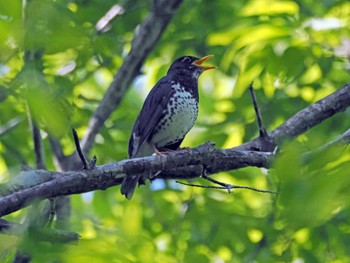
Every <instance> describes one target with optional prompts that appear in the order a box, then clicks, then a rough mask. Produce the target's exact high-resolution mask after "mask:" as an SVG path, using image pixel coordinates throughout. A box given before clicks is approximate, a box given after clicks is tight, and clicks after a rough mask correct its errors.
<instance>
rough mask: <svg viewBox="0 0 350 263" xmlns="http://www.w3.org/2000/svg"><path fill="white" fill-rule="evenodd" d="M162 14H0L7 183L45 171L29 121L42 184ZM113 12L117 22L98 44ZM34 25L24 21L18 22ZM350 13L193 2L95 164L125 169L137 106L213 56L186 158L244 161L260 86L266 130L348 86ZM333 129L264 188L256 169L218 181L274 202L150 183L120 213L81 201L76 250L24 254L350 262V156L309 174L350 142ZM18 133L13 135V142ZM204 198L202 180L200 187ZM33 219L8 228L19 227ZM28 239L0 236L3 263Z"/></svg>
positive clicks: (338, 7)
mask: <svg viewBox="0 0 350 263" xmlns="http://www.w3.org/2000/svg"><path fill="white" fill-rule="evenodd" d="M152 4H153V2H152V1H144V0H142V1H141V0H133V1H128V0H122V1H110V0H56V1H52V0H30V1H28V3H27V6H26V8H25V10H23V8H22V7H23V6H22V3H21V1H18V0H17V1H13V0H2V1H0V102H1V103H0V112H1V114H0V182H1V183H4V182H6V181H7V180H8V179H9V178H10V177H12V176H15V175H16V174H17V173H18V171H19V170H20V166H21V165H23V164H25V165H29V166H34V165H35V155H34V151H33V141H32V136H31V132H30V124H29V121H28V111H29V110H30V113H31V116H32V118H34V120H35V121H36V122H37V123H38V124H39V126H40V128H41V135H42V136H43V143H44V145H43V146H44V152H45V159H46V165H47V167H48V169H51V170H55V167H54V162H53V156H52V153H51V149H50V145H49V142H48V134H53V135H54V136H55V137H56V138H58V139H59V141H60V143H61V144H62V145H63V150H64V152H65V154H71V153H72V152H73V151H74V143H73V140H72V137H71V134H70V129H71V127H75V128H76V129H77V130H78V132H79V134H80V136H82V135H83V133H84V131H85V129H86V127H87V124H88V121H89V118H90V117H91V116H92V114H93V112H94V110H95V109H96V107H97V105H98V103H99V101H100V100H101V98H102V97H103V94H104V92H105V91H106V90H107V88H108V87H109V85H110V83H111V81H112V79H113V76H114V74H115V73H116V72H117V71H118V68H119V67H120V66H121V63H122V62H123V58H124V57H125V55H126V54H127V53H128V51H129V50H130V47H131V41H132V38H133V33H134V29H135V27H136V26H137V25H138V24H139V23H141V22H142V20H143V19H144V18H145V17H146V16H147V14H148V11H149V9H150V7H151V5H152ZM114 5H119V6H120V7H122V10H123V12H120V14H119V15H118V16H117V17H116V18H115V19H114V20H113V22H112V23H111V24H110V25H109V26H108V27H107V28H104V30H100V31H98V30H96V28H95V25H96V23H97V22H98V21H99V20H100V19H101V18H102V17H103V16H104V15H105V14H106V12H107V11H108V10H109V9H110V8H111V7H112V6H114ZM23 16H24V18H23ZM349 28H350V2H349V1H346V0H343V1H342V0H338V1H337V0H321V1H319V0H317V1H316V0H299V1H278V0H250V1H226V0H216V1H210V0H194V1H184V3H183V4H182V5H181V6H180V8H179V10H178V12H177V13H176V15H175V17H174V19H173V20H172V21H171V23H170V25H169V26H168V28H167V30H166V32H165V34H164V35H163V36H162V38H161V40H160V42H159V43H158V44H157V46H156V48H155V49H154V51H152V52H151V54H150V56H149V57H148V59H147V61H146V63H145V65H144V67H143V71H142V74H141V75H140V76H138V77H137V78H136V79H135V81H134V82H133V84H132V86H131V87H130V90H129V91H128V93H127V94H126V96H125V98H124V99H123V102H122V104H121V105H120V107H119V108H118V109H117V110H116V111H115V112H114V113H113V115H112V116H111V117H110V118H109V120H108V121H107V122H106V124H105V127H104V128H103V129H102V131H101V132H100V134H99V135H98V136H97V137H96V140H95V145H94V148H93V150H92V153H93V154H95V155H97V157H98V164H103V163H107V162H112V161H118V160H121V159H124V158H126V157H127V140H128V137H129V134H130V131H131V128H132V125H133V122H134V120H135V118H136V116H137V114H138V112H139V110H140V108H141V106H142V102H143V99H144V98H145V96H146V95H147V93H148V92H149V90H150V88H151V87H153V85H154V84H155V82H156V81H157V80H158V79H159V78H160V77H162V76H163V75H164V74H165V73H166V71H167V69H168V67H169V64H170V63H171V62H172V61H173V60H174V59H175V58H176V57H179V56H182V55H184V54H191V55H196V56H203V55H207V54H214V55H215V57H214V58H213V59H212V61H211V63H212V64H215V65H216V66H217V67H218V68H217V69H216V70H213V71H210V72H206V73H205V74H203V76H202V77H201V79H200V115H199V118H198V121H197V124H196V126H195V128H194V129H193V130H192V131H191V132H190V133H189V134H188V136H187V138H186V139H185V141H184V143H183V146H188V147H194V146H198V145H199V144H202V143H204V142H206V141H212V142H215V143H216V145H217V147H218V148H229V147H234V146H237V145H239V144H241V143H242V142H246V141H249V140H251V139H253V138H254V137H255V136H257V128H256V122H255V115H254V110H253V107H252V105H251V101H250V96H249V94H248V93H247V92H246V88H247V86H248V84H249V83H250V82H252V81H254V87H255V89H256V93H257V97H258V100H259V103H260V105H261V110H262V115H263V118H264V121H265V124H266V126H267V128H268V130H271V129H273V128H276V127H277V126H278V125H279V124H281V123H283V122H284V121H285V120H286V119H287V118H289V117H290V116H292V115H293V114H294V113H296V112H297V111H299V110H301V109H303V108H304V107H306V106H308V105H310V104H311V103H313V102H315V101H317V100H319V99H320V98H322V97H324V96H326V95H328V94H330V93H332V92H334V91H335V90H337V89H338V88H340V87H342V85H344V84H345V83H346V82H348V81H349V69H350V65H349V57H350V30H349ZM349 113H350V112H349V111H346V112H344V113H340V114H337V115H336V116H334V117H332V118H331V119H329V120H327V121H325V122H324V123H322V124H321V125H319V126H317V127H316V128H314V129H312V130H311V131H309V132H307V133H306V134H303V135H302V136H300V137H299V138H298V139H297V140H296V141H295V142H293V143H290V144H288V145H285V147H284V148H283V149H284V150H283V152H282V154H281V156H280V157H279V158H278V159H277V160H276V163H275V165H274V168H273V169H271V170H270V171H269V172H267V171H266V170H263V169H262V170H259V169H256V168H246V169H241V170H238V171H233V172H225V173H220V174H218V175H215V178H216V179H218V180H222V181H225V182H227V183H233V184H238V185H249V186H252V187H258V188H261V189H270V190H273V191H278V192H279V195H278V196H271V195H268V194H260V193H256V192H250V191H244V190H236V191H234V192H233V193H231V194H227V193H226V192H223V191H217V190H212V189H200V188H188V187H180V186H179V185H177V184H175V183H174V182H170V181H167V182H158V183H154V184H153V186H152V187H151V189H152V191H151V190H150V188H149V186H148V185H147V186H146V187H141V188H139V189H138V190H137V192H136V194H135V196H134V198H133V200H132V201H126V200H125V199H124V198H123V197H122V196H121V195H120V194H119V189H117V188H112V189H108V190H106V191H96V192H94V193H87V194H83V195H75V196H72V217H71V222H72V224H71V229H72V230H73V231H77V232H79V233H80V234H81V236H82V238H81V241H79V243H78V244H76V245H58V244H54V245H52V244H50V243H46V242H33V241H31V240H30V239H28V237H27V238H26V239H25V242H24V241H23V242H22V244H23V243H25V248H26V249H27V250H28V251H30V253H31V254H32V255H33V259H34V262H52V261H53V259H59V260H61V261H62V262H85V261H89V262H253V261H256V262H275V261H278V262H349V260H350V247H349V245H348V244H349V243H350V218H349V215H350V209H349V206H348V204H349V200H350V191H349V190H350V189H349V187H350V179H349V170H350V169H349V168H350V167H349V159H350V155H349V151H348V150H347V149H336V150H332V151H330V152H327V153H323V154H319V155H317V156H315V157H314V158H313V159H312V160H311V161H309V162H308V163H306V164H305V163H303V164H302V163H301V162H300V155H301V153H302V152H305V151H308V150H311V149H314V148H317V147H318V146H321V145H322V144H324V143H326V142H328V141H330V140H332V139H334V138H336V137H337V136H339V135H340V134H341V133H342V132H344V131H345V130H346V129H347V128H349V126H348V124H349V122H348V121H347V120H349ZM10 127H12V128H10ZM195 182H196V183H201V182H200V180H199V179H198V180H195ZM26 212H27V209H23V210H21V211H18V212H16V213H13V214H11V215H9V216H7V217H6V218H7V219H9V220H13V221H17V222H21V221H22V220H23V218H24V217H25V215H26ZM20 243H21V238H15V237H10V236H5V235H1V236H0V261H2V262H11V260H12V258H13V255H14V253H15V251H16V247H17V246H18V244H20Z"/></svg>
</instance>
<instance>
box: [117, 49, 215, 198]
mask: <svg viewBox="0 0 350 263" xmlns="http://www.w3.org/2000/svg"><path fill="white" fill-rule="evenodd" d="M211 57H212V56H211V55H209V56H205V57H203V58H196V57H193V56H184V57H180V58H178V59H176V60H175V61H174V62H173V63H172V64H171V66H170V68H169V70H168V73H167V75H166V76H165V77H163V78H161V79H160V80H159V81H158V82H157V84H156V85H155V86H154V87H153V89H152V90H151V92H150V93H149V94H148V96H147V98H146V100H145V102H144V104H143V107H142V109H141V112H140V113H139V116H138V117H137V119H136V121H135V124H134V127H133V129H132V133H131V136H130V140H129V158H136V157H143V156H149V155H152V154H153V153H154V152H156V153H160V152H162V151H169V150H177V149H178V148H179V146H180V144H181V142H182V141H183V139H184V138H185V135H186V134H187V133H188V132H189V130H190V129H191V128H192V127H193V125H194V123H195V121H196V119H197V115H198V99H199V97H198V78H199V76H200V75H201V73H202V72H203V71H205V70H208V69H213V68H215V67H214V66H204V65H202V63H203V62H205V61H206V60H207V59H209V58H211ZM144 176H146V175H144ZM142 177H143V176H142V175H140V174H138V175H133V176H128V175H127V176H125V177H124V180H123V183H122V186H121V190H120V191H121V193H122V194H123V195H125V197H126V198H128V199H131V197H132V195H133V193H134V191H135V187H136V185H137V182H144V180H145V178H142Z"/></svg>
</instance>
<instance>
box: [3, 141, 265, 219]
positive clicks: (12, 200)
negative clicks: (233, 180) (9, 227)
mask: <svg viewBox="0 0 350 263" xmlns="http://www.w3.org/2000/svg"><path fill="white" fill-rule="evenodd" d="M271 156H272V154H271V153H260V152H249V151H235V150H232V149H227V150H216V149H214V147H213V146H212V145H211V144H209V143H207V144H204V145H201V146H199V147H197V148H194V149H192V150H181V151H176V152H173V153H169V154H167V155H165V156H157V155H154V156H149V157H143V158H135V159H128V160H122V161H120V162H115V163H111V164H106V165H101V166H96V168H95V169H93V170H80V171H75V172H62V173H59V172H50V171H45V170H37V171H31V172H36V173H37V176H38V177H40V178H51V180H50V179H48V181H45V182H42V183H40V184H38V185H34V186H33V185H32V186H29V187H28V186H17V187H18V188H19V187H21V188H22V189H21V190H19V191H16V192H13V193H10V194H8V195H5V196H3V197H2V198H1V199H0V216H3V215H6V214H9V213H12V212H14V211H16V210H18V209H21V208H23V207H25V206H27V205H29V204H30V203H31V202H32V201H33V200H37V199H44V198H51V197H56V196H61V195H71V194H78V193H84V192H89V191H94V190H104V189H106V188H108V187H111V186H115V185H119V184H121V182H122V180H123V176H125V174H127V175H133V174H138V173H143V172H147V173H150V174H157V173H158V172H159V171H165V172H164V173H162V174H160V175H158V176H157V178H169V177H168V176H167V175H166V174H167V171H168V170H171V169H175V168H179V167H183V168H184V167H187V166H191V165H198V164H201V165H202V166H205V167H206V171H207V172H208V173H214V172H218V171H226V170H232V169H237V168H241V167H246V166H257V167H268V166H269V161H270V158H271ZM180 178H184V175H183V174H182V176H181V177H180ZM188 178H189V177H188ZM44 180H45V179H44Z"/></svg>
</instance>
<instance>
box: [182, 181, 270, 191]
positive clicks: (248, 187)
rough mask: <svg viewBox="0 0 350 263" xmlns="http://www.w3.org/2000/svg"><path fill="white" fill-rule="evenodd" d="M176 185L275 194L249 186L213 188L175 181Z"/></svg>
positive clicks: (231, 185) (229, 185)
mask: <svg viewBox="0 0 350 263" xmlns="http://www.w3.org/2000/svg"><path fill="white" fill-rule="evenodd" d="M176 182H177V183H178V184H182V185H187V186H192V187H199V188H211V189H222V190H227V191H228V192H229V193H231V189H247V190H251V191H255V192H259V193H266V194H277V193H276V192H272V191H268V190H261V189H257V188H254V187H250V186H242V185H233V184H225V186H215V185H199V184H189V183H184V182H180V181H176Z"/></svg>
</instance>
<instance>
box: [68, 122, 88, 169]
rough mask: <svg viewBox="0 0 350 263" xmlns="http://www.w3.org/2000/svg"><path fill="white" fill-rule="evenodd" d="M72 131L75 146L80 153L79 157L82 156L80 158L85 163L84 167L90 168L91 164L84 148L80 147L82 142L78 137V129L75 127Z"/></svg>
mask: <svg viewBox="0 0 350 263" xmlns="http://www.w3.org/2000/svg"><path fill="white" fill-rule="evenodd" d="M72 133H73V138H74V143H75V148H76V149H77V152H78V154H79V157H80V160H81V161H82V163H83V166H84V169H85V170H88V168H89V165H88V161H87V160H86V158H85V156H84V154H83V152H82V150H81V147H80V142H79V137H78V134H77V131H76V130H75V129H72Z"/></svg>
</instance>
